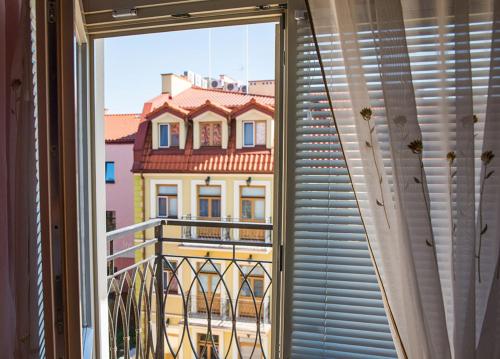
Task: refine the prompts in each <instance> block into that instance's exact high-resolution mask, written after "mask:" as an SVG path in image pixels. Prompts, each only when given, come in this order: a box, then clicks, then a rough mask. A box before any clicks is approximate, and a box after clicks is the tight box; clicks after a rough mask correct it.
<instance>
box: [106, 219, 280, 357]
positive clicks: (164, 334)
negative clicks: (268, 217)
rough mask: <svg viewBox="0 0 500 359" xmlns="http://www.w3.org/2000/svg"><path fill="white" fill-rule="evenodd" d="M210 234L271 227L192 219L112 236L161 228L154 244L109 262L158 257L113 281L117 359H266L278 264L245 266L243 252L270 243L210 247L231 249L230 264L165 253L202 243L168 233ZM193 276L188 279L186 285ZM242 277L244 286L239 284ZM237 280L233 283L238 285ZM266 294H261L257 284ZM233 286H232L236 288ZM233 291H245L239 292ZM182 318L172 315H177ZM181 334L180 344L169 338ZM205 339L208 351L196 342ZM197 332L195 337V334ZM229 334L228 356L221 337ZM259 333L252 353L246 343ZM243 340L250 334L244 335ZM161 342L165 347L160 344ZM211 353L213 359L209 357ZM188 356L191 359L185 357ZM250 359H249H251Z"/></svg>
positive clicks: (146, 224) (143, 225) (114, 351)
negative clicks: (167, 229) (179, 229)
mask: <svg viewBox="0 0 500 359" xmlns="http://www.w3.org/2000/svg"><path fill="white" fill-rule="evenodd" d="M165 224H166V225H172V226H203V227H205V228H207V227H211V228H250V229H259V230H265V231H271V229H272V224H270V223H248V222H239V221H232V222H229V221H224V222H222V221H203V220H193V219H166V220H151V221H148V222H144V223H141V224H137V225H134V226H130V227H126V228H123V229H122V230H117V231H113V232H110V233H109V234H108V240H113V239H116V238H119V237H120V236H122V235H126V234H130V233H132V232H135V231H143V230H145V229H148V228H155V238H154V239H150V240H145V241H144V242H143V243H140V244H137V245H134V246H132V247H130V248H128V249H126V250H122V251H120V253H115V254H112V255H110V256H108V261H112V260H114V259H116V258H117V257H118V256H119V255H118V254H120V255H123V254H125V253H127V252H129V251H137V250H144V249H145V248H146V247H149V246H152V245H154V246H155V254H154V255H152V256H150V257H149V258H145V259H142V260H140V261H138V262H136V263H135V264H134V265H132V266H129V267H128V268H124V269H121V270H119V271H117V272H115V273H112V274H110V275H109V276H108V304H109V340H110V357H111V358H116V359H118V358H125V359H127V358H153V357H155V358H160V357H161V358H163V357H164V356H165V355H166V354H169V355H170V357H173V358H178V357H180V356H181V352H182V350H183V349H184V348H186V344H187V348H190V351H191V353H190V354H191V357H193V358H206V357H209V356H210V357H212V358H230V357H231V358H232V351H233V350H236V352H237V353H238V357H239V358H244V357H245V358H247V357H250V358H266V354H265V350H264V347H265V345H264V334H263V333H264V332H266V333H267V332H269V329H270V294H271V283H272V277H271V265H272V263H271V261H263V260H255V259H253V258H252V256H251V255H250V256H248V257H247V258H242V254H245V255H247V253H246V251H245V250H243V251H239V248H240V247H246V248H248V247H261V248H262V247H263V248H272V244H271V243H270V242H263V241H248V240H239V241H234V240H222V239H210V240H208V241H207V240H203V242H204V243H207V242H210V243H211V244H217V245H221V246H226V247H229V248H230V249H232V251H231V255H230V256H228V257H212V256H210V253H209V252H207V253H206V254H205V255H201V256H183V255H177V254H175V253H173V254H172V253H164V252H165V247H164V245H163V244H164V243H185V242H188V243H196V242H197V241H198V242H199V241H200V239H193V238H165V237H164V235H163V226H164V225H165ZM186 274H187V275H188V278H186V277H185V276H186ZM235 276H236V277H237V278H235ZM231 280H232V282H231ZM256 280H257V281H259V288H255V281H256ZM230 283H233V285H230ZM234 283H238V285H237V286H234ZM174 307H175V309H177V311H175V310H174V311H172V308H174ZM172 326H173V327H175V328H180V331H179V333H178V335H177V336H176V337H175V338H174V337H172V336H171V334H169V333H170V331H169V330H168V329H169V328H171V327H172ZM200 328H204V329H203V330H202V331H203V333H202V334H203V335H204V336H203V338H204V341H203V343H204V344H203V345H201V346H200V341H199V338H198V337H197V335H198V336H199V335H200V333H201V332H200ZM193 329H196V331H195V330H193ZM218 330H224V331H225V332H227V331H229V332H230V340H229V342H227V341H226V342H225V343H224V351H223V352H222V351H219V343H218V341H217V340H215V339H214V337H217V335H216V334H214V331H218ZM249 331H250V332H252V339H251V340H250V344H251V342H253V345H250V347H251V350H250V349H249V340H248V338H245V339H246V341H245V343H244V345H245V349H243V344H242V343H241V342H240V337H243V335H245V336H247V337H248V332H249ZM243 332H244V333H243ZM157 338H162V339H163V340H157ZM208 351H210V353H208ZM185 354H186V353H184V357H186V355H185ZM244 355H245V356H244Z"/></svg>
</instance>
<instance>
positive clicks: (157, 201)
mask: <svg viewBox="0 0 500 359" xmlns="http://www.w3.org/2000/svg"><path fill="white" fill-rule="evenodd" d="M173 197H174V195H156V213H157V217H158V218H170V213H169V212H170V199H171V198H173ZM161 198H164V199H166V200H167V207H166V208H167V214H166V215H165V216H160V201H159V200H160V199H161ZM175 198H176V199H177V195H176V196H175ZM178 208H179V200H178V199H177V217H179V209H178Z"/></svg>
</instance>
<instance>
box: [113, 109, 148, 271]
mask: <svg viewBox="0 0 500 359" xmlns="http://www.w3.org/2000/svg"><path fill="white" fill-rule="evenodd" d="M140 121H141V115H140V114H106V115H105V116H104V136H105V151H106V163H105V166H106V167H105V176H106V179H105V180H106V231H107V232H109V231H112V230H114V229H117V228H123V227H126V226H129V225H131V224H134V176H133V174H132V172H131V171H130V170H131V168H132V166H133V162H134V139H135V133H136V132H137V128H138V127H139V123H140ZM133 242H134V236H133V235H129V236H125V237H124V238H120V239H118V240H116V241H113V244H112V245H113V248H110V252H117V251H119V250H122V249H125V248H129V247H130V246H132V245H133ZM133 263H134V255H133V253H132V254H124V256H123V257H121V258H117V259H116V260H115V261H114V263H113V268H110V270H111V269H113V270H117V269H118V270H119V269H121V268H125V267H127V266H129V265H131V264H133Z"/></svg>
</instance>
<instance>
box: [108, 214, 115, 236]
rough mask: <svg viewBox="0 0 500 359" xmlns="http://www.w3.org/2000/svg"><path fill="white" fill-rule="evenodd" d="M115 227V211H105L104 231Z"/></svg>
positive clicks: (112, 229)
mask: <svg viewBox="0 0 500 359" xmlns="http://www.w3.org/2000/svg"><path fill="white" fill-rule="evenodd" d="M115 229H116V212H115V211H106V232H109V231H114V230H115Z"/></svg>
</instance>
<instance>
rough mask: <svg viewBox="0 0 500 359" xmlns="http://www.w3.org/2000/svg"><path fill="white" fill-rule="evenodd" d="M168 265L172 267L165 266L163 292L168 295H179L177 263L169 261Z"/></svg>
mask: <svg viewBox="0 0 500 359" xmlns="http://www.w3.org/2000/svg"><path fill="white" fill-rule="evenodd" d="M168 263H169V264H170V265H169V264H167V265H165V268H164V269H163V288H164V290H163V291H164V293H168V294H179V281H178V280H179V271H178V270H177V262H175V261H171V260H169V261H168ZM174 272H175V276H174ZM176 276H177V277H176Z"/></svg>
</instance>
